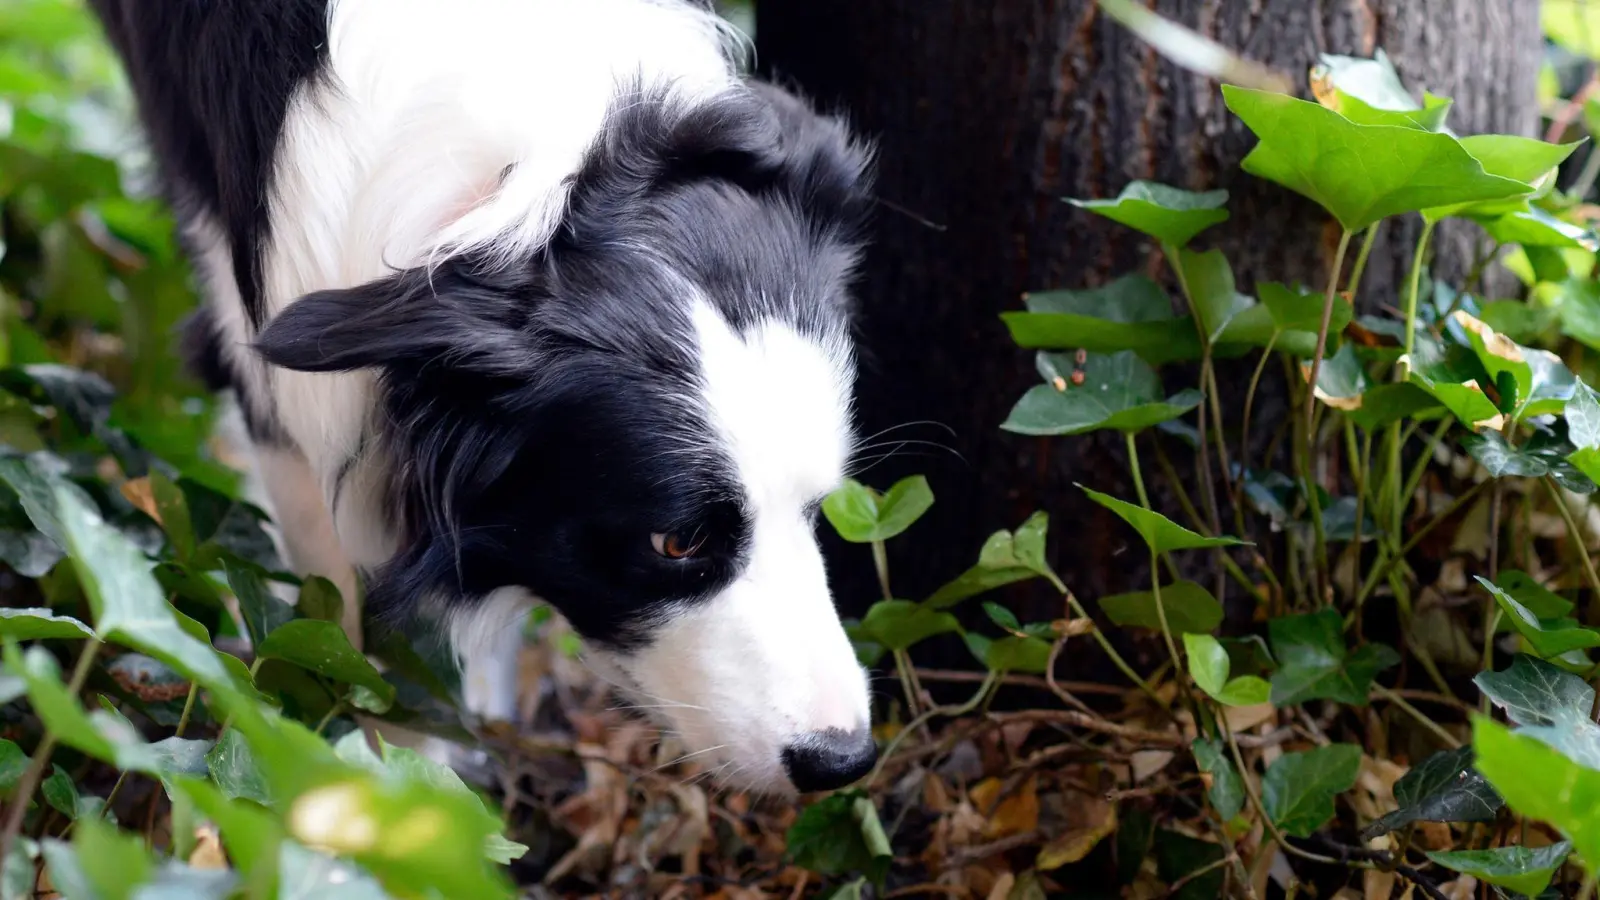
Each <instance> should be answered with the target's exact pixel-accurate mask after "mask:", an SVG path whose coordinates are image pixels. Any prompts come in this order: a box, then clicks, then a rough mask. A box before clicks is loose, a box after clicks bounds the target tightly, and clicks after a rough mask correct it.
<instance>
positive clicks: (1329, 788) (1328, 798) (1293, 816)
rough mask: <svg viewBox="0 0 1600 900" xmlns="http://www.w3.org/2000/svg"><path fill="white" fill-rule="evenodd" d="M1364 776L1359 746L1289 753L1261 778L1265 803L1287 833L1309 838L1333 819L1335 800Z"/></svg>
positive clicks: (1346, 745) (1270, 813)
mask: <svg viewBox="0 0 1600 900" xmlns="http://www.w3.org/2000/svg"><path fill="white" fill-rule="evenodd" d="M1360 774H1361V748H1360V747H1358V746H1356V745H1355V744H1330V745H1328V746H1326V747H1318V748H1316V749H1315V750H1307V751H1306V752H1304V753H1285V754H1284V755H1283V756H1281V757H1279V758H1278V760H1277V761H1276V762H1274V763H1273V764H1272V765H1271V766H1269V767H1268V768H1267V774H1266V775H1265V776H1264V777H1263V778H1262V779H1261V802H1262V804H1263V805H1264V806H1265V807H1266V810H1267V815H1268V816H1270V817H1272V821H1273V822H1275V823H1277V826H1278V827H1279V828H1280V829H1282V830H1283V832H1284V833H1285V834H1289V835H1293V836H1294V837H1300V838H1307V837H1310V836H1311V835H1313V834H1315V833H1316V831H1317V829H1319V828H1321V827H1322V826H1323V824H1324V823H1326V822H1327V821H1328V820H1329V819H1331V818H1333V800H1334V798H1335V797H1337V796H1339V795H1340V794H1342V793H1344V792H1345V791H1347V790H1349V789H1350V788H1351V787H1353V786H1355V783H1356V777H1357V776H1358V775H1360Z"/></svg>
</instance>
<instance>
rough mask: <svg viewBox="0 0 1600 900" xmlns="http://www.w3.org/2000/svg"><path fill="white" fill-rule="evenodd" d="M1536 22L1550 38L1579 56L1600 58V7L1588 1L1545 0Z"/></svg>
mask: <svg viewBox="0 0 1600 900" xmlns="http://www.w3.org/2000/svg"><path fill="white" fill-rule="evenodd" d="M1539 22H1540V24H1541V25H1542V26H1543V28H1544V33H1545V36H1546V37H1548V38H1550V40H1552V41H1554V42H1556V43H1557V44H1559V45H1561V46H1562V47H1565V48H1566V49H1568V50H1571V51H1572V52H1573V53H1576V54H1578V55H1579V56H1583V57H1587V58H1589V59H1595V58H1600V9H1596V8H1595V7H1594V5H1593V4H1592V3H1590V2H1589V0H1544V2H1543V3H1541V4H1540V7H1539Z"/></svg>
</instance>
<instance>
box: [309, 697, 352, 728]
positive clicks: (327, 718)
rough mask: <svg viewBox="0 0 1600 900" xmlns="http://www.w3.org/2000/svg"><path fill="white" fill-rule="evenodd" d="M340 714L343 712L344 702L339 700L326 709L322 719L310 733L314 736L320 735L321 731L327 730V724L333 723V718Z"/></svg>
mask: <svg viewBox="0 0 1600 900" xmlns="http://www.w3.org/2000/svg"><path fill="white" fill-rule="evenodd" d="M341 712H344V701H343V700H339V701H337V702H335V703H334V704H333V705H332V706H330V707H328V711H327V712H326V713H324V714H323V716H322V719H321V720H320V721H318V722H317V727H316V728H313V729H312V732H313V733H314V734H321V733H322V729H324V728H327V727H328V723H329V722H332V721H333V717H334V716H337V715H338V714H339V713H341Z"/></svg>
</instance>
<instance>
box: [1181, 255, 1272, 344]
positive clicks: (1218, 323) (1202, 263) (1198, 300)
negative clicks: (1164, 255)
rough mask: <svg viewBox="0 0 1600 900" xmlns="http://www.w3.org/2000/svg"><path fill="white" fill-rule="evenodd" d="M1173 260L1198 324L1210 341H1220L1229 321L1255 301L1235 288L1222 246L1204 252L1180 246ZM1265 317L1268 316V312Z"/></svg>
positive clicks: (1231, 270) (1230, 267)
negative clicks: (1197, 318) (1185, 286)
mask: <svg viewBox="0 0 1600 900" xmlns="http://www.w3.org/2000/svg"><path fill="white" fill-rule="evenodd" d="M1176 263H1177V266H1178V271H1179V272H1180V273H1181V275H1182V277H1183V281H1184V284H1186V285H1187V286H1188V288H1189V296H1190V298H1191V299H1192V300H1193V301H1194V312H1195V315H1196V316H1198V317H1199V319H1200V326H1201V328H1203V329H1204V330H1205V332H1206V334H1207V335H1209V336H1210V338H1211V340H1212V341H1213V342H1221V341H1222V340H1223V333H1224V331H1226V329H1227V328H1228V325H1229V323H1231V322H1232V321H1233V319H1234V317H1235V316H1237V315H1239V314H1240V313H1242V312H1244V311H1245V310H1246V309H1249V308H1250V307H1252V306H1254V305H1255V301H1254V300H1252V299H1251V298H1249V297H1246V296H1244V295H1243V294H1240V293H1239V291H1238V290H1237V289H1236V288H1235V285H1234V280H1233V267H1232V266H1231V265H1230V264H1229V263H1228V258H1227V257H1226V256H1224V255H1223V253H1222V251H1221V250H1208V251H1206V252H1204V253H1195V252H1193V251H1190V250H1179V251H1178V258H1177V260H1176ZM1268 318H1269V319H1270V318H1271V317H1270V315H1269V316H1268Z"/></svg>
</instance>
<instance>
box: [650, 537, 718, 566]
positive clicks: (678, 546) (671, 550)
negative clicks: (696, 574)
mask: <svg viewBox="0 0 1600 900" xmlns="http://www.w3.org/2000/svg"><path fill="white" fill-rule="evenodd" d="M705 543H706V538H705V535H704V534H701V533H700V532H698V531H696V532H694V533H692V534H685V533H684V532H681V531H670V532H667V533H665V534H652V535H650V546H652V547H654V548H655V550H656V552H657V553H659V554H661V555H662V556H664V557H666V558H667V559H689V558H690V557H692V556H694V555H695V554H697V553H699V552H700V548H701V547H703V546H705Z"/></svg>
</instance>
